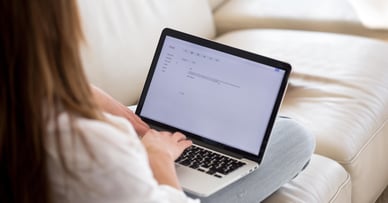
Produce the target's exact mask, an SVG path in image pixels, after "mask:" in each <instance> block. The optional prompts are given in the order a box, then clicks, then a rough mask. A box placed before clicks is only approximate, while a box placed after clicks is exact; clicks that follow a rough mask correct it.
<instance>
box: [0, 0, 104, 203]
mask: <svg viewBox="0 0 388 203" xmlns="http://www.w3.org/2000/svg"><path fill="white" fill-rule="evenodd" d="M0 4H1V5H0V22H1V24H0V27H1V29H2V30H1V34H0V35H1V51H0V55H1V56H0V57H1V58H0V61H1V62H0V63H1V67H0V108H1V110H0V181H1V184H0V202H40V203H47V202H51V199H50V185H49V177H48V174H47V171H48V170H47V168H46V167H47V166H46V162H47V161H46V151H45V139H46V136H47V134H48V133H47V126H46V125H47V121H48V119H49V115H48V113H47V112H50V113H53V112H54V115H55V116H57V115H58V114H59V113H60V111H61V110H63V111H66V112H68V113H69V114H70V115H73V116H82V117H86V118H94V119H102V117H101V114H100V113H99V109H98V106H97V104H96V103H95V102H94V101H93V96H92V92H91V89H90V86H89V84H88V82H87V80H86V77H85V74H84V72H83V70H82V65H81V61H80V57H79V42H80V40H81V39H82V32H81V26H80V21H79V16H78V10H77V5H76V1H75V0H33V1H31V0H10V1H5V0H3V1H1V3H0ZM48 110H49V111H48ZM51 115H52V114H51ZM56 132H59V131H58V130H57V131H56ZM64 166H65V165H64Z"/></svg>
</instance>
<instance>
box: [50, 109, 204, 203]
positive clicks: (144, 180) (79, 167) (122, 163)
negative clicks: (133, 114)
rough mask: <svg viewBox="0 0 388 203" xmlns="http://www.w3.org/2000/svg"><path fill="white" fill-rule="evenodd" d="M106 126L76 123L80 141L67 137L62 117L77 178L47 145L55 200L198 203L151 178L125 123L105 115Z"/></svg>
mask: <svg viewBox="0 0 388 203" xmlns="http://www.w3.org/2000/svg"><path fill="white" fill-rule="evenodd" d="M106 116H107V118H108V120H109V122H110V123H104V122H101V121H94V120H87V119H78V120H77V121H76V124H77V126H78V128H79V129H80V131H81V134H82V136H83V137H84V138H85V139H84V141H82V140H81V139H79V136H71V134H70V132H71V131H70V130H68V129H66V128H63V127H62V126H68V122H69V120H68V118H67V117H66V116H61V117H60V118H59V124H60V126H61V138H62V144H63V151H64V155H65V158H66V162H67V163H68V166H69V168H70V170H71V171H72V172H74V173H75V175H76V178H74V177H70V176H69V175H68V174H67V173H65V172H64V171H63V169H62V167H61V165H60V163H59V156H58V153H56V150H55V149H54V147H52V146H55V144H53V143H51V144H49V146H51V147H49V165H48V166H49V172H50V177H51V183H52V188H53V197H54V200H55V201H57V202H83V203H88V202H90V203H91V202H93V203H99V202H101V203H102V202H104V203H105V202H112V203H116V202H117V203H118V202H123V203H124V202H139V203H140V202H155V203H157V202H166V203H167V202H169V203H174V202H177V203H178V202H179V203H184V202H187V203H191V202H199V200H194V199H191V198H189V197H187V196H186V195H185V193H184V192H182V191H180V190H177V189H175V188H172V187H170V186H168V185H159V184H158V183H157V182H156V180H155V179H154V177H153V174H152V171H151V169H150V166H149V163H148V158H147V154H146V151H145V149H144V148H143V145H142V144H141V142H140V140H139V139H138V137H137V134H136V133H135V131H134V129H133V127H132V126H131V125H130V123H129V122H127V121H126V120H125V119H122V118H118V117H114V116H111V115H106ZM71 137H75V139H71Z"/></svg>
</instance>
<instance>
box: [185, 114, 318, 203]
mask: <svg viewBox="0 0 388 203" xmlns="http://www.w3.org/2000/svg"><path fill="white" fill-rule="evenodd" d="M314 148H315V139H314V137H313V136H312V135H311V134H309V133H308V132H306V130H305V129H304V128H303V127H301V126H300V125H298V124H297V123H296V122H294V121H292V120H291V119H288V118H282V117H279V118H278V119H277V121H276V122H275V125H274V128H273V130H272V134H271V137H270V140H269V143H268V146H267V150H266V152H265V155H264V158H263V161H262V163H261V165H260V166H259V168H258V169H257V170H256V171H255V172H253V173H251V174H249V175H248V176H246V177H244V178H243V179H241V180H239V181H237V182H235V183H233V184H232V185H230V186H228V187H226V188H224V189H222V190H220V191H218V192H217V193H215V194H213V195H211V196H209V197H206V198H200V199H201V202H217V203H219V202H260V201H263V200H264V199H265V198H266V197H268V196H269V195H271V194H272V193H273V192H275V191H276V190H277V189H279V188H280V187H281V186H282V185H283V184H285V183H287V182H288V181H290V180H291V179H293V178H294V177H295V176H297V175H298V173H299V172H300V171H302V170H303V168H304V167H305V166H306V165H307V163H308V162H309V160H310V157H311V155H312V153H313V151H314ZM188 195H189V196H192V195H190V194H188ZM192 197H194V198H198V197H195V196H192Z"/></svg>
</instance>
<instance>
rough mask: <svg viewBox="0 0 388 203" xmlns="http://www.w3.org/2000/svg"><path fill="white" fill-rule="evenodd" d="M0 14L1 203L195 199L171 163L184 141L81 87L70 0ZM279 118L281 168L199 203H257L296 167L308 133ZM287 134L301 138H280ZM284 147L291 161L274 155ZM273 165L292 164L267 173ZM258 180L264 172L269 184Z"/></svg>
mask: <svg viewBox="0 0 388 203" xmlns="http://www.w3.org/2000/svg"><path fill="white" fill-rule="evenodd" d="M0 13H1V14H0V15H1V19H0V20H1V26H2V27H3V30H2V32H1V52H0V53H1V60H0V61H1V70H0V85H1V86H0V106H1V117H0V181H1V184H0V202H40V203H46V202H197V201H199V200H194V199H191V198H189V197H187V196H186V195H185V194H184V193H183V192H182V189H181V187H180V185H179V182H178V180H177V177H176V173H175V167H174V160H175V159H176V158H177V157H178V156H179V155H180V154H181V153H182V151H183V150H184V149H185V148H187V147H189V146H190V145H191V141H189V140H187V139H186V138H185V136H184V135H183V134H181V133H178V132H177V133H169V132H157V131H154V130H149V128H148V126H147V125H146V124H144V123H143V122H142V121H141V120H139V119H138V118H137V117H136V116H135V115H134V114H133V113H131V112H130V111H129V110H128V109H127V108H126V107H124V106H123V105H121V104H119V103H118V102H116V101H114V100H113V99H112V98H111V97H109V96H108V95H106V94H105V93H103V92H102V91H101V90H99V89H97V88H94V87H90V85H89V84H88V82H87V79H86V77H85V75H84V72H83V70H82V66H81V61H80V58H79V43H80V41H81V39H82V32H81V28H80V23H79V18H78V13H77V6H76V2H75V0H55V1H54V0H34V1H28V0H12V1H2V3H1V7H0ZM103 111H107V112H110V113H113V114H116V115H120V116H123V117H125V118H127V120H126V119H123V118H121V117H116V116H113V115H111V114H108V113H103ZM128 120H129V121H130V122H131V123H132V125H131V124H130V123H129V122H128ZM278 123H279V124H278V125H277V126H278V127H276V129H277V130H276V129H275V134H276V135H274V136H273V137H275V138H274V141H275V142H273V141H271V142H272V143H274V144H270V146H269V148H273V150H272V151H273V152H274V153H270V155H269V157H271V156H273V157H275V158H277V156H279V159H277V160H278V162H279V161H280V162H282V163H283V164H282V165H276V163H277V162H274V163H275V164H272V165H271V164H267V165H265V166H263V167H261V168H262V169H261V170H259V171H258V172H256V173H254V174H253V175H251V176H249V179H248V180H243V181H239V182H238V183H236V184H234V185H233V186H231V187H229V190H232V192H229V194H225V193H223V192H222V191H221V192H220V193H217V195H215V196H214V197H209V198H206V199H203V200H204V201H219V200H220V198H227V199H228V200H232V201H234V200H233V198H235V197H240V198H243V199H240V200H242V201H251V200H252V199H254V200H257V201H261V199H262V198H265V197H266V196H268V195H269V194H271V193H272V192H273V191H275V190H276V189H277V188H279V187H280V186H281V185H282V184H284V183H285V182H287V181H288V180H290V179H291V178H292V177H293V176H295V175H296V174H297V173H298V172H299V171H300V170H301V168H302V166H303V165H305V163H306V162H307V161H308V159H309V157H310V156H311V153H312V150H313V145H314V144H313V139H311V138H310V137H309V136H307V135H306V133H305V132H304V131H303V130H302V129H301V128H300V127H298V126H296V125H295V124H294V123H292V122H289V121H286V120H283V121H281V122H278ZM286 131H287V132H288V133H293V134H295V136H294V140H295V142H298V143H299V144H300V143H302V144H300V146H299V147H298V146H296V147H294V146H293V145H292V142H291V143H290V142H289V140H287V141H286V139H284V138H285V136H286V135H287V132H286ZM136 132H137V133H136ZM138 134H139V135H140V136H141V138H140V139H139V137H138ZM306 138H307V139H306ZM287 143H288V145H287ZM276 146H278V147H276ZM285 146H289V147H290V148H289V149H290V151H289V152H288V153H287V156H293V159H290V157H287V156H285V155H280V154H282V152H281V151H279V152H276V149H288V148H287V147H285ZM291 146H292V148H291ZM302 152H303V153H302ZM284 160H294V161H288V162H283V161H284ZM278 164H279V163H278ZM278 166H280V167H279V168H287V167H288V169H289V170H288V171H286V172H285V171H281V170H280V171H276V170H272V169H275V168H278ZM289 166H291V167H289ZM262 177H271V179H270V181H269V183H270V184H269V185H271V186H269V187H268V184H267V182H265V179H266V178H262ZM267 179H268V178H267ZM252 181H254V182H252ZM256 183H260V184H262V185H267V189H259V188H258V187H256V186H255V184H256ZM252 186H254V187H252ZM234 188H236V189H234ZM237 188H243V189H246V190H247V191H248V192H247V194H248V196H245V197H244V196H241V195H240V194H239V193H240V191H239V189H237ZM252 190H253V192H252ZM255 190H258V191H255ZM226 191H228V190H226ZM232 196H233V197H232Z"/></svg>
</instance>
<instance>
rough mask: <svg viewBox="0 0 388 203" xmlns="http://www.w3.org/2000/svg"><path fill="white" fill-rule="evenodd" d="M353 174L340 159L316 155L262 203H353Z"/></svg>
mask: <svg viewBox="0 0 388 203" xmlns="http://www.w3.org/2000/svg"><path fill="white" fill-rule="evenodd" d="M351 189H352V184H351V180H350V175H349V174H348V173H347V172H346V171H345V169H344V168H343V167H342V166H341V165H339V164H338V163H337V162H335V161H333V160H331V159H328V158H326V157H323V156H319V155H316V154H315V155H313V156H312V157H311V161H310V164H309V165H308V166H307V167H306V169H305V170H304V171H302V172H301V173H300V174H299V175H298V176H297V177H296V178H294V179H293V180H292V181H290V182H289V183H287V184H285V185H284V186H282V187H281V188H280V189H279V190H278V191H276V192H275V193H273V194H272V195H271V196H270V197H268V198H267V199H266V200H265V201H263V203H278V202H306V203H307V202H331V203H347V202H348V203H350V202H351V194H352V191H351Z"/></svg>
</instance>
